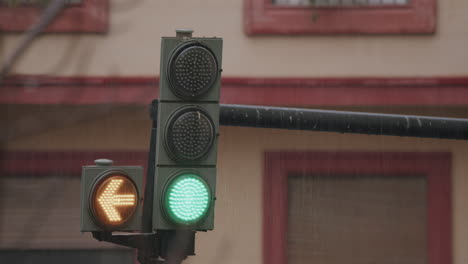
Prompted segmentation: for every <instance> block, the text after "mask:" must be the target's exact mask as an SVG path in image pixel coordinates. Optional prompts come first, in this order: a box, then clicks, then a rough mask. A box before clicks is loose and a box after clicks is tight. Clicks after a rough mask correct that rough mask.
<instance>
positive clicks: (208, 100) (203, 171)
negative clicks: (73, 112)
mask: <svg viewBox="0 0 468 264" xmlns="http://www.w3.org/2000/svg"><path fill="white" fill-rule="evenodd" d="M222 45H223V44H222V39H220V38H193V37H192V36H191V31H190V30H179V31H178V32H177V36H176V37H163V38H162V43H161V68H160V84H159V91H160V92H159V104H158V128H157V140H156V142H157V144H156V162H155V163H156V170H155V171H156V173H155V174H156V175H155V186H154V200H153V229H154V230H174V229H189V230H211V229H213V227H214V202H215V198H216V196H215V193H216V159H217V141H218V135H219V94H220V91H219V90H220V87H221V56H222Z"/></svg>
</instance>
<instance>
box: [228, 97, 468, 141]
mask: <svg viewBox="0 0 468 264" xmlns="http://www.w3.org/2000/svg"><path fill="white" fill-rule="evenodd" d="M220 111H221V114H220V124H221V125H225V126H244V127H262V128H279V129H292V130H312V131H326V132H339V133H358V134H367V135H387V136H406V137H424V138H440V139H461V140H468V119H461V118H443V117H426V116H414V115H392V114H376V113H363V112H348V111H331V110H316V109H301V108H286V107H267V106H253V105H252V106H247V105H229V104H222V105H221V110H220Z"/></svg>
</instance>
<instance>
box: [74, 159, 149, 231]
mask: <svg viewBox="0 0 468 264" xmlns="http://www.w3.org/2000/svg"><path fill="white" fill-rule="evenodd" d="M95 163H96V165H95V166H84V167H83V171H82V174H81V232H90V231H138V230H140V229H141V213H142V205H141V201H142V195H143V192H142V178H143V168H142V167H140V166H112V161H111V160H107V159H99V160H96V161H95Z"/></svg>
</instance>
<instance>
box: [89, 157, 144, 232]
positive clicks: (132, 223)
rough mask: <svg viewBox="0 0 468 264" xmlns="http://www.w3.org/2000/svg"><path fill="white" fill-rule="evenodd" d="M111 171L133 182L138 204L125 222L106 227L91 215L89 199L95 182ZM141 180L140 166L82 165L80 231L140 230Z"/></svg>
mask: <svg viewBox="0 0 468 264" xmlns="http://www.w3.org/2000/svg"><path fill="white" fill-rule="evenodd" d="M113 172H117V173H120V174H124V175H126V176H127V177H128V178H129V179H130V180H131V181H132V182H133V183H134V184H135V186H136V189H137V193H138V196H137V201H138V204H137V207H136V209H135V212H134V214H133V216H132V217H131V218H130V219H129V220H128V221H127V222H126V223H125V224H123V225H122V226H119V227H106V226H102V225H100V224H99V223H98V221H97V220H96V218H95V217H94V216H93V212H92V209H91V199H92V192H93V190H94V188H95V187H96V183H97V182H98V181H100V180H101V179H102V178H103V177H106V176H107V175H109V174H111V173H113ZM142 180H143V168H142V167H141V166H102V165H97V166H83V169H82V173H81V228H80V230H81V232H91V231H139V230H141V215H142V202H143V189H142Z"/></svg>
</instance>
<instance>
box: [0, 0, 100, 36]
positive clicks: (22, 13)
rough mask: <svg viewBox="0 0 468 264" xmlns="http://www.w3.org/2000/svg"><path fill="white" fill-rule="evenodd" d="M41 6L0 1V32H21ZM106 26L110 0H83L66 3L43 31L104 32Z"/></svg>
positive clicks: (35, 15)
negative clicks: (10, 4)
mask: <svg viewBox="0 0 468 264" xmlns="http://www.w3.org/2000/svg"><path fill="white" fill-rule="evenodd" d="M40 15H41V9H40V8H37V7H34V6H17V7H8V6H5V5H0V32H22V31H25V30H27V29H28V28H29V27H30V26H31V25H32V24H33V23H35V22H36V21H37V20H38V19H39V17H40ZM108 28H109V0H83V1H82V3H80V4H76V5H71V6H69V7H66V8H65V9H64V10H62V12H61V13H60V14H59V15H58V17H57V18H56V19H55V20H54V21H53V22H52V23H51V24H50V25H49V26H48V27H47V29H46V31H45V32H55V33H59V32H70V33H85V32H88V33H105V32H107V31H108Z"/></svg>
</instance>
